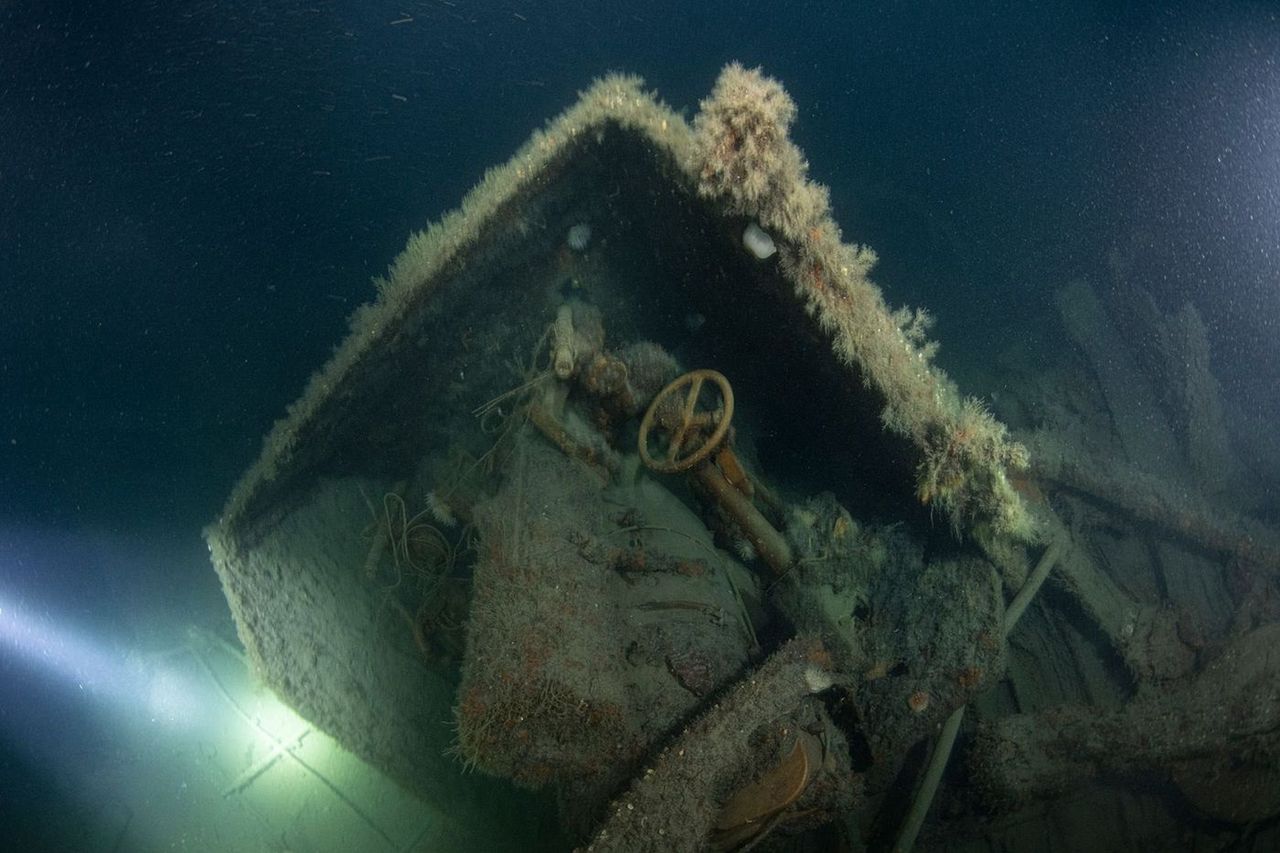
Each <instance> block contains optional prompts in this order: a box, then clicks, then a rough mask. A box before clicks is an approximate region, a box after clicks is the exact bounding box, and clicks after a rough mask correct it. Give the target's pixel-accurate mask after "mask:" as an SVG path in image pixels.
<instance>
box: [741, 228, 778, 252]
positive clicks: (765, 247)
mask: <svg viewBox="0 0 1280 853" xmlns="http://www.w3.org/2000/svg"><path fill="white" fill-rule="evenodd" d="M742 245H744V246H746V247H747V251H749V252H750V253H751V254H753V255H755V256H756V257H757V258H759V259H760V260H762V261H763V260H764V259H765V258H768V257H771V256H772V255H773V253H774V252H776V251H778V247H777V246H775V245H774V244H773V238H772V237H770V236H769V235H768V234H767V233H766V232H765V230H764V229H763V228H761V227H760V226H759V225H757V224H756V223H754V222H748V223H747V229H746V230H745V231H743V232H742Z"/></svg>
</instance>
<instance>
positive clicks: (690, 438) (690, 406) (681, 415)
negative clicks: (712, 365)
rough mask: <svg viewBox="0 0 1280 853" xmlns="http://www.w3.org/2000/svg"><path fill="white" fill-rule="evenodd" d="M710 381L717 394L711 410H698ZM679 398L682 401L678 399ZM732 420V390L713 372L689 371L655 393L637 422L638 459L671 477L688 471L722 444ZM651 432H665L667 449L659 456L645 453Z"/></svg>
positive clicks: (727, 383) (724, 380)
mask: <svg viewBox="0 0 1280 853" xmlns="http://www.w3.org/2000/svg"><path fill="white" fill-rule="evenodd" d="M708 380H710V381H711V383H712V384H713V385H715V386H716V388H717V389H718V390H719V392H720V403H719V405H717V406H715V407H714V408H710V409H707V408H699V397H700V396H701V395H702V389H703V386H704V385H705V384H706V382H707V381H708ZM682 396H683V399H682ZM732 420H733V388H732V387H731V386H730V385H729V380H728V379H726V378H725V376H724V374H723V373H720V372H719V371H716V370H705V369H704V370H691V371H689V372H688V373H686V374H684V375H683V376H679V377H677V378H676V379H674V380H673V381H672V382H671V383H670V384H669V385H667V387H666V388H663V389H662V390H661V391H659V392H658V395H657V396H656V397H654V398H653V402H652V403H650V404H649V410H648V411H646V412H645V413H644V419H643V420H642V421H640V442H639V443H640V458H641V459H642V460H644V464H645V465H646V466H648V467H649V468H650V469H652V470H654V471H658V472H661V473H663V474H674V473H677V472H679V471H688V470H689V469H690V468H692V467H694V466H695V465H697V464H698V463H699V462H702V461H703V460H705V459H707V458H708V457H710V456H711V454H712V453H714V452H715V451H716V449H717V448H719V447H720V445H721V444H723V443H724V440H725V436H727V435H728V433H729V423H730V421H732ZM655 430H658V431H659V433H666V434H667V436H668V438H667V449H666V453H665V454H664V455H662V456H661V457H654V456H653V455H652V454H651V453H650V452H649V438H650V436H651V435H652V434H653V432H654V431H655Z"/></svg>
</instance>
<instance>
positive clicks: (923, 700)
mask: <svg viewBox="0 0 1280 853" xmlns="http://www.w3.org/2000/svg"><path fill="white" fill-rule="evenodd" d="M907 707H908V708H910V709H911V711H912V713H915V714H923V713H924V712H925V711H927V710H929V694H928V693H925V692H924V691H923V690H917V691H916V692H915V693H912V694H911V695H910V696H908V697H907Z"/></svg>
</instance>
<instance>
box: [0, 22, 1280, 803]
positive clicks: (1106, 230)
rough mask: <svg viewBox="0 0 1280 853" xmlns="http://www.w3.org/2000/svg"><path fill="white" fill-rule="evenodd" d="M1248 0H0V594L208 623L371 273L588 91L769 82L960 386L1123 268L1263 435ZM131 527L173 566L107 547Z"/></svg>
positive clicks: (1261, 204)
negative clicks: (231, 560)
mask: <svg viewBox="0 0 1280 853" xmlns="http://www.w3.org/2000/svg"><path fill="white" fill-rule="evenodd" d="M1274 9H1275V7H1274V6H1273V5H1272V4H1262V3H1257V4H1250V3H1206V2H1195V3H1084V2H1043V3H1035V4H1029V3H1002V4H957V3H951V2H934V3H890V2H877V3H836V2H831V3H817V2H800V3H781V2H774V3H768V4H764V3H747V2H723V1H722V0H716V2H706V0H696V1H695V2H690V0H685V2H681V3H672V2H661V3H637V2H618V1H617V0H611V2H600V3H585V2H579V3H563V2H556V3H552V2H543V3H535V2H526V0H499V1H498V2H478V0H432V2H417V0H396V2H384V0H371V2H359V3H356V2H346V3H336V4H335V3H326V2H293V0H283V2H272V3H258V2H254V3H250V2H244V0H221V2H189V1H188V0H168V1H167V2H163V3H161V2H150V3H140V2H128V0H123V2H113V3H16V2H3V0H0V297H2V299H3V301H2V303H0V531H2V532H3V536H4V550H3V552H2V555H0V559H2V560H3V562H4V564H3V565H0V582H4V583H6V584H7V585H8V588H10V589H12V588H18V589H20V590H22V589H25V590H26V592H25V593H24V594H38V595H41V596H45V597H47V598H48V599H50V600H53V601H55V602H56V601H59V600H61V601H63V602H64V603H65V602H72V604H73V605H74V606H73V610H74V611H75V612H78V613H80V614H81V615H82V617H83V619H84V620H86V621H87V622H88V623H89V624H94V623H101V624H104V625H107V624H110V622H111V614H110V612H109V606H110V605H111V604H112V603H113V602H118V599H119V597H120V596H124V595H126V594H129V595H135V598H136V593H126V592H122V591H120V590H136V589H137V588H138V586H139V584H138V583H137V580H138V579H139V578H141V579H142V580H144V581H146V580H149V579H154V580H155V582H156V583H157V584H160V585H163V586H164V587H165V588H167V589H169V590H171V591H173V590H177V592H174V593H173V596H174V597H175V598H174V600H181V598H182V593H181V590H183V589H186V588H198V589H200V590H202V591H203V592H201V593H200V595H201V596H203V597H204V599H205V600H210V601H213V602H214V604H213V605H212V606H217V597H218V593H217V591H216V584H215V582H214V578H213V575H212V572H210V571H209V570H208V565H207V562H205V561H204V560H203V557H202V554H201V550H202V546H201V544H200V542H199V538H198V530H199V527H200V526H201V525H202V524H204V523H206V522H208V521H209V520H211V519H212V518H213V517H214V515H215V514H216V513H217V511H218V509H219V507H220V504H221V502H222V500H223V499H224V498H225V496H226V494H227V492H228V490H229V489H230V487H231V485H232V483H233V482H234V480H235V478H236V477H237V476H238V475H239V473H240V472H241V471H242V470H243V469H244V468H245V467H246V466H247V465H248V464H249V463H250V462H251V461H252V459H253V458H254V456H255V454H256V452H257V449H258V446H259V442H260V440H261V436H262V435H263V434H264V433H265V431H266V430H267V429H268V427H269V426H270V424H271V422H272V421H273V420H274V419H275V418H276V417H278V416H279V415H280V414H281V413H282V411H283V409H284V406H285V405H286V404H287V403H288V402H289V401H291V400H293V399H294V398H296V396H297V395H298V393H299V392H300V390H301V388H302V385H303V383H304V381H305V379H306V377H307V376H308V374H309V373H310V372H311V371H313V370H315V369H316V368H317V367H318V366H319V365H320V364H321V363H322V362H323V361H324V359H325V358H326V357H327V355H328V353H329V351H330V349H331V348H332V347H333V346H334V345H335V344H336V343H337V342H338V341H339V339H340V338H341V336H342V335H343V332H344V329H345V325H344V323H345V318H346V317H347V315H348V314H349V313H350V312H351V310H352V309H353V308H354V307H355V306H356V305H357V304H359V303H361V302H363V301H366V300H368V299H369V298H371V296H372V294H373V291H372V288H371V287H370V285H369V283H368V282H369V278H370V277H371V276H372V275H375V274H377V273H379V272H381V271H382V270H383V269H384V268H385V266H386V265H387V264H388V263H389V262H390V260H391V259H392V258H393V257H394V255H395V254H396V253H397V252H398V251H399V250H400V249H401V248H402V247H403V245H404V241H405V239H406V237H407V235H408V234H409V232H410V231H411V230H414V229H417V228H421V227H423V226H424V225H425V224H426V223H427V222H428V220H429V219H432V218H435V217H438V216H439V215H440V214H442V213H443V212H445V211H446V210H448V209H450V208H451V207H453V206H455V205H456V203H457V202H458V201H459V199H460V198H461V196H462V195H463V193H464V192H465V191H466V190H467V189H468V188H469V187H471V186H472V185H473V184H474V183H475V181H476V180H477V179H478V177H479V176H480V175H481V173H482V172H483V170H484V169H485V168H486V167H487V166H489V165H491V164H494V163H497V162H500V161H502V160H504V159H506V158H507V157H508V156H509V155H510V154H511V152H512V151H513V150H514V149H515V148H516V147H517V146H518V145H519V144H521V143H522V142H523V141H524V139H525V138H526V137H527V136H528V134H529V132H530V131H531V129H533V128H534V127H535V126H538V125H540V124H541V123H542V122H543V121H544V120H545V119H546V118H548V117H550V116H552V115H554V114H556V113H557V112H559V111H560V110H561V109H563V108H564V107H566V106H567V105H569V104H570V103H571V102H572V101H573V99H574V98H575V95H576V92H577V91H578V90H579V89H581V88H584V87H585V86H586V85H587V84H588V83H589V81H590V80H591V79H592V78H593V77H594V76H596V75H599V74H601V73H603V72H605V71H609V70H618V71H626V72H632V73H637V74H640V75H642V76H643V77H644V78H645V79H646V81H647V83H648V84H649V86H651V87H653V88H655V89H656V90H658V91H659V92H660V94H661V95H662V97H663V98H664V99H665V100H666V101H667V102H668V103H670V104H672V105H674V106H676V107H678V108H680V107H686V108H688V109H689V112H690V114H691V113H692V111H693V110H694V109H696V105H697V102H698V100H699V99H700V98H702V97H703V96H705V94H706V93H707V92H708V91H709V90H710V87H711V85H712V83H713V82H714V80H715V77H716V74H717V73H718V70H719V69H720V67H721V66H722V65H723V64H724V63H726V62H727V61H730V60H735V59H736V60H740V61H742V62H743V63H744V64H746V65H749V66H753V65H761V66H763V67H764V69H765V71H766V72H767V73H769V74H770V75H773V76H775V77H777V78H779V79H780V80H782V81H783V83H784V84H785V85H786V87H787V88H788V90H789V91H790V92H791V94H792V95H793V97H794V98H795V100H796V101H797V103H798V104H799V107H800V116H799V119H798V121H797V126H796V127H795V131H794V133H795V137H796V140H797V141H798V143H799V144H800V145H801V147H802V148H803V149H804V150H805V151H806V153H807V154H808V156H809V159H810V161H811V164H812V175H813V177H814V178H815V179H816V180H818V181H820V182H822V183H825V184H827V185H829V186H830V187H831V190H832V201H833V206H834V209H835V215H836V218H837V220H838V221H840V222H841V224H842V225H843V226H844V229H845V234H846V238H847V239H850V240H853V241H858V242H866V243H868V244H870V245H872V246H873V247H875V248H876V249H877V251H878V252H879V253H880V255H881V258H882V262H881V265H880V267H879V271H878V274H877V275H876V279H877V280H878V281H879V283H880V284H881V285H882V286H883V287H884V288H885V290H886V293H887V296H888V298H889V300H890V301H891V302H892V303H895V304H902V303H914V304H924V305H927V306H929V307H930V308H931V309H932V310H933V311H934V313H935V314H936V315H937V316H938V317H939V318H940V322H939V325H938V327H937V329H936V335H937V336H938V337H939V338H940V339H941V340H942V342H943V353H942V358H941V361H942V364H943V366H944V367H947V368H949V369H952V370H954V371H955V372H956V373H957V375H959V376H961V377H962V378H963V377H964V376H965V375H966V374H970V373H973V372H974V371H977V370H979V369H980V368H981V367H982V365H983V364H984V363H985V362H986V361H987V360H989V359H990V358H991V357H992V355H993V354H994V353H995V352H997V351H999V350H1000V349H1001V348H1002V345H1003V342H1004V341H1006V340H1008V338H1009V337H1017V336H1023V337H1025V338H1026V339H1028V340H1035V339H1038V338H1040V337H1041V336H1042V335H1043V334H1044V333H1045V331H1044V330H1045V327H1046V325H1047V324H1051V323H1052V322H1054V317H1053V314H1052V310H1051V308H1050V306H1051V302H1050V296H1051V294H1052V293H1053V291H1054V290H1055V289H1056V288H1057V287H1059V286H1061V285H1062V284H1064V283H1065V282H1066V281H1067V280H1069V279H1071V278H1073V277H1076V276H1080V275H1086V276H1090V277H1091V278H1092V279H1093V280H1094V281H1096V282H1099V283H1101V284H1102V285H1103V288H1104V289H1105V287H1106V286H1107V284H1108V282H1109V281H1110V279H1109V277H1108V276H1109V274H1108V272H1107V270H1108V265H1107V258H1108V255H1109V253H1112V252H1116V251H1120V252H1128V253H1129V254H1130V255H1131V256H1132V257H1135V258H1137V259H1138V264H1137V266H1136V267H1135V273H1134V279H1135V281H1136V283H1139V284H1141V285H1143V286H1144V287H1147V288H1149V289H1151V290H1152V291H1153V293H1154V294H1155V295H1156V297H1157V299H1158V301H1160V302H1161V304H1162V305H1163V306H1164V307H1165V308H1166V309H1172V308H1175V307H1176V306H1177V305H1179V304H1180V303H1181V302H1182V301H1184V300H1188V299H1189V300H1192V301H1193V302H1195V304H1196V305H1197V306H1198V307H1199V308H1200V310H1201V312H1202V314H1203V315H1204V317H1205V319H1206V322H1207V324H1208V326H1209V328H1210V334H1211V336H1212V341H1213V345H1214V347H1215V359H1216V362H1215V370H1216V372H1217V373H1218V375H1219V377H1220V378H1221V379H1222V381H1223V382H1224V385H1225V390H1226V394H1227V398H1228V403H1229V405H1230V406H1234V407H1237V408H1238V409H1240V410H1242V411H1245V412H1247V413H1248V414H1250V415H1251V416H1253V417H1264V416H1269V417H1271V420H1272V421H1274V420H1275V415H1276V414H1277V413H1280V404H1278V402H1277V401H1278V400H1280V391H1277V388H1276V386H1277V385H1280V382H1277V373H1280V368H1277V358H1276V355H1277V350H1278V349H1280V346H1277V343H1276V336H1277V335H1278V334H1280V325H1278V320H1280V64H1278V58H1280V19H1278V18H1277V13H1276V12H1275V11H1274ZM406 18H407V19H411V20H407V21H406V20H404V19H406ZM398 22H399V23H398ZM86 536H87V537H89V538H90V539H91V540H92V542H93V543H95V544H93V545H92V546H88V545H82V544H79V543H82V541H83V540H84V538H85V537H86ZM156 537H168V538H169V539H171V540H172V541H173V542H174V543H175V548H176V549H178V550H179V551H181V550H183V549H186V550H188V551H190V552H191V553H192V555H193V558H192V559H191V560H189V561H185V562H183V563H182V564H181V565H180V566H174V565H169V566H156V565H155V564H154V561H147V560H143V559H133V557H134V556H136V555H137V554H138V553H139V547H140V546H139V544H138V543H141V542H144V541H146V542H150V543H154V541H155V539H156ZM104 541H105V542H109V543H110V545H109V547H103V545H102V543H103V542H104ZM130 572H132V573H134V574H135V576H136V577H134V578H133V579H132V580H131V579H130V578H129V577H128V575H129V573H130ZM113 590H114V591H115V592H114V593H113ZM90 593H97V595H98V597H96V598H95V596H94V595H92V594H90ZM113 594H114V595H115V596H117V598H115V599H113V598H112V595H113ZM135 603H136V602H135ZM69 606H71V605H69ZM9 687H10V694H9V696H8V697H7V698H6V701H7V702H8V703H9V707H10V708H13V707H15V704H14V702H13V693H12V690H13V682H10V685H9ZM32 690H36V688H32ZM63 699H65V697H63V696H61V695H60V694H56V693H55V694H46V693H44V692H39V691H38V690H37V691H36V692H27V693H24V694H23V697H22V703H21V704H22V707H23V708H24V709H25V710H24V711H23V712H22V714H21V720H22V721H25V722H24V725H25V724H30V725H36V724H37V723H38V720H39V719H40V718H41V712H40V711H39V710H38V709H43V708H49V709H53V710H50V711H49V714H50V715H51V716H46V717H44V719H47V720H51V721H61V720H62V717H61V716H60V715H61V714H63V713H71V714H72V716H73V717H74V714H73V713H72V712H66V711H65V708H66V706H65V704H59V703H60V702H62V701H63ZM59 709H61V710H59ZM13 719H14V718H13V717H10V718H9V724H10V728H9V731H10V732H12V731H14V730H15V729H14V728H13V727H12V726H13ZM58 725H62V722H58ZM36 727H37V728H38V726H36ZM19 728H20V727H19ZM67 730H68V731H74V725H71V724H68V728H67ZM78 738H79V739H83V740H84V741H85V742H89V741H92V740H93V737H92V736H91V733H87V732H85V731H84V730H81V731H80V732H79V734H78V735H76V736H74V737H72V738H70V739H69V740H63V741H62V742H63V743H64V744H66V743H68V742H69V743H71V744H72V745H73V746H74V745H75V744H76V743H78V742H79V741H78ZM6 772H7V773H9V774H13V773H19V772H22V768H21V767H15V766H14V765H9V766H8V768H7V770H6ZM10 804H11V805H12V800H11V801H10Z"/></svg>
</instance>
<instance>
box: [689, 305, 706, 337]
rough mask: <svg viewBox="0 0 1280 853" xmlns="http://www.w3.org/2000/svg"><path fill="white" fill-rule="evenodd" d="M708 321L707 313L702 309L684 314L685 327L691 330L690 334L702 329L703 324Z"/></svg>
mask: <svg viewBox="0 0 1280 853" xmlns="http://www.w3.org/2000/svg"><path fill="white" fill-rule="evenodd" d="M706 322H707V315H706V314H703V313H701V312H700V311H694V312H692V313H690V314H685V315H684V327H685V328H686V329H688V330H689V333H690V334H692V333H694V332H696V331H698V330H699V329H701V328H702V326H703V324H705V323H706Z"/></svg>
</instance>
